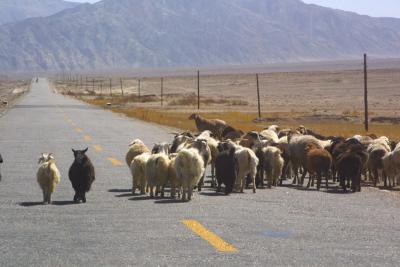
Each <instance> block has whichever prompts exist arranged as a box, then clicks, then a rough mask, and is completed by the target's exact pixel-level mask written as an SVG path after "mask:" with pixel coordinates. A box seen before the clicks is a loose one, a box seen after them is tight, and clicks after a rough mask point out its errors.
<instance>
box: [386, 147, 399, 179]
mask: <svg viewBox="0 0 400 267" xmlns="http://www.w3.org/2000/svg"><path fill="white" fill-rule="evenodd" d="M382 163H383V169H384V171H385V174H386V175H387V178H388V179H389V187H392V186H393V187H394V186H396V182H397V181H396V178H399V175H400V143H398V144H397V146H396V147H395V149H394V150H393V151H392V152H390V153H388V154H387V155H386V156H384V157H383V158H382ZM386 185H387V183H386V178H385V186H386Z"/></svg>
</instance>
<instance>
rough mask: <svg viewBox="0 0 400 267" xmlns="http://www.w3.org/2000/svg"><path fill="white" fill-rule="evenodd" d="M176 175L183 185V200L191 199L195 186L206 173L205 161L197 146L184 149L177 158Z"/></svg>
mask: <svg viewBox="0 0 400 267" xmlns="http://www.w3.org/2000/svg"><path fill="white" fill-rule="evenodd" d="M174 168H175V171H176V176H177V177H178V180H179V182H180V184H181V185H182V189H183V193H182V200H183V201H186V200H191V198H192V193H193V188H194V187H195V186H196V185H198V183H199V182H200V179H201V177H202V175H203V173H204V161H203V158H202V156H201V155H200V154H199V151H198V150H197V149H195V148H189V149H182V150H181V151H179V153H178V155H177V156H176V158H175V163H174Z"/></svg>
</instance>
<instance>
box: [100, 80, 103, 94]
mask: <svg viewBox="0 0 400 267" xmlns="http://www.w3.org/2000/svg"><path fill="white" fill-rule="evenodd" d="M100 95H101V96H102V95H103V81H101V82H100Z"/></svg>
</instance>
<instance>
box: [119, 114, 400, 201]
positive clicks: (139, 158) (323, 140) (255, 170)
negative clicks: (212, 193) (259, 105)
mask: <svg viewBox="0 0 400 267" xmlns="http://www.w3.org/2000/svg"><path fill="white" fill-rule="evenodd" d="M189 119H191V120H194V121H195V123H196V126H197V129H198V130H199V134H196V135H195V134H192V133H190V132H183V133H174V134H175V137H174V139H173V140H172V142H171V143H159V144H156V145H155V146H154V147H153V149H152V150H150V149H149V148H148V147H146V145H145V144H144V143H143V142H142V141H141V140H138V139H137V140H134V141H133V142H132V143H131V144H130V145H129V146H130V147H129V151H128V153H127V154H126V163H127V164H128V166H129V167H130V170H131V174H132V184H133V186H132V193H135V191H136V189H139V191H140V193H141V194H145V193H149V194H150V197H153V196H154V195H158V194H161V196H164V189H165V187H167V186H168V187H169V188H170V189H171V197H173V198H175V196H176V193H177V192H178V196H179V195H180V194H181V193H182V200H183V201H186V200H190V199H191V197H192V194H193V189H194V188H196V187H197V189H198V191H201V188H202V186H203V185H204V177H205V169H206V167H207V165H211V178H212V180H211V186H212V187H214V188H216V191H217V192H220V191H221V189H222V185H224V191H225V194H229V193H231V192H232V191H234V190H235V191H237V192H243V190H244V188H247V187H248V186H250V185H251V188H252V189H253V192H254V193H255V192H256V188H257V187H263V186H264V181H265V180H266V182H267V186H268V188H271V187H272V186H278V185H281V184H282V181H283V180H284V179H291V178H293V184H298V185H300V186H302V185H303V183H304V178H305V177H306V175H307V174H309V181H308V184H307V187H310V186H314V179H316V187H317V189H318V190H319V189H320V186H321V182H322V180H323V179H324V180H325V185H326V187H327V188H328V180H330V179H331V180H332V181H333V182H337V181H338V182H339V185H340V187H341V188H342V189H343V190H344V191H347V189H348V188H351V190H352V191H353V192H359V191H361V180H362V177H364V179H366V180H368V179H370V180H372V182H373V184H374V186H376V185H377V184H378V183H379V182H380V181H383V182H384V185H385V187H386V186H388V187H393V186H395V185H396V183H397V181H396V180H397V179H398V178H399V177H400V175H399V174H400V144H397V145H396V142H394V141H390V140H389V139H388V138H387V137H385V136H382V137H379V138H378V137H376V136H374V135H369V136H361V135H355V136H353V137H350V138H345V137H340V136H322V135H320V134H317V133H315V132H313V131H312V130H309V129H306V128H305V127H304V126H300V127H299V128H297V129H279V127H278V126H276V125H272V126H270V127H268V128H266V129H265V130H263V131H262V132H255V131H253V132H249V133H243V132H241V131H240V130H236V129H234V128H233V127H231V126H228V125H227V124H226V123H225V122H224V121H222V120H208V119H205V118H202V117H201V116H200V115H198V114H193V115H191V116H190V117H189ZM300 173H301V176H300V175H299V174H300ZM387 183H388V184H387Z"/></svg>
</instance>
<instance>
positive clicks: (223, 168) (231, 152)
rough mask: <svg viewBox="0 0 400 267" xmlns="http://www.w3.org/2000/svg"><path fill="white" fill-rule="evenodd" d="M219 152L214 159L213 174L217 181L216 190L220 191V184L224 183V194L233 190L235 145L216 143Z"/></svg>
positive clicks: (235, 171)
mask: <svg viewBox="0 0 400 267" xmlns="http://www.w3.org/2000/svg"><path fill="white" fill-rule="evenodd" d="M218 150H219V154H218V156H217V158H216V160H215V174H216V178H217V182H218V187H217V192H221V185H222V184H224V185H225V195H229V194H230V193H232V191H233V186H234V185H235V181H236V176H237V167H236V162H235V147H234V146H229V144H227V146H225V147H224V144H222V143H220V144H219V145H218Z"/></svg>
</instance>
